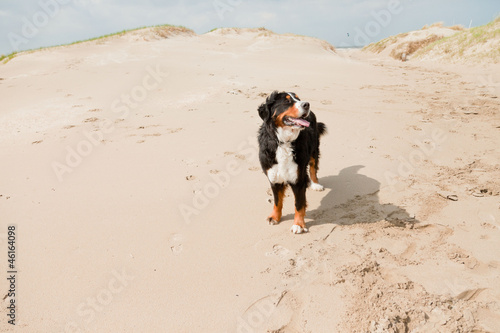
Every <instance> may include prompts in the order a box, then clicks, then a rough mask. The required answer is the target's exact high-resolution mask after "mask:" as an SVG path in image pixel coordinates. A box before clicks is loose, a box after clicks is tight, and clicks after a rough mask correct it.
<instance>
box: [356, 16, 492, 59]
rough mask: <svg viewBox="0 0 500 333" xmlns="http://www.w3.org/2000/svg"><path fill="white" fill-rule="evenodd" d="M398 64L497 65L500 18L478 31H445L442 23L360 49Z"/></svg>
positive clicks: (456, 28) (448, 29)
mask: <svg viewBox="0 0 500 333" xmlns="http://www.w3.org/2000/svg"><path fill="white" fill-rule="evenodd" d="M363 50H364V51H365V52H373V53H376V54H380V55H382V56H390V57H392V58H394V59H397V60H408V59H413V58H415V59H418V60H430V61H440V62H447V63H469V64H471V63H472V64H477V63H498V62H500V18H497V19H496V20H494V21H492V22H490V23H488V24H486V25H484V26H480V27H474V28H470V29H465V28H463V27H461V26H453V27H445V26H443V24H442V23H437V24H433V25H431V26H426V27H424V28H422V29H421V30H416V31H410V32H407V33H402V34H399V35H396V36H391V37H388V38H385V39H383V40H381V41H379V42H376V43H372V44H370V45H368V46H366V47H364V48H363Z"/></svg>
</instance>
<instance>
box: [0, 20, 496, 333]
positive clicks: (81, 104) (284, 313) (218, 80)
mask: <svg viewBox="0 0 500 333" xmlns="http://www.w3.org/2000/svg"><path fill="white" fill-rule="evenodd" d="M498 73H500V71H498V65H496V64H487V65H485V66H483V67H470V66H461V65H455V66H453V67H452V66H446V65H439V67H438V65H436V64H433V63H429V62H417V61H412V62H405V63H403V62H395V61H391V62H388V61H387V60H386V59H385V58H384V57H383V56H377V57H376V58H373V57H372V58H370V59H367V57H366V54H362V52H361V51H356V50H347V51H345V50H335V49H334V48H333V47H331V46H329V45H328V44H326V43H325V42H323V41H319V40H316V39H312V38H307V37H301V36H294V35H278V34H274V33H271V32H268V31H265V30H261V29H246V30H245V29H244V30H234V29H222V30H215V31H213V32H211V33H207V34H204V35H196V34H193V33H191V32H189V31H179V32H172V33H168V34H164V35H159V34H158V32H155V31H154V30H151V29H147V30H144V31H135V32H134V33H133V34H124V35H122V36H115V37H112V38H107V39H105V40H96V41H89V42H85V43H81V44H76V45H72V46H66V47H57V48H50V49H45V50H41V51H38V52H33V53H25V54H20V55H18V56H16V57H15V58H13V59H12V60H10V61H9V62H8V63H6V64H4V65H1V66H0V78H1V80H0V92H1V95H2V103H3V104H2V105H3V107H2V110H1V111H0V112H1V114H0V119H1V121H0V128H1V130H0V146H1V150H0V151H1V159H0V174H1V175H2V176H1V178H0V179H1V187H0V211H1V212H2V219H1V228H2V229H1V230H2V231H1V232H0V235H2V238H1V239H0V240H1V242H2V244H3V245H5V243H6V241H7V239H6V237H5V233H4V231H5V230H7V225H10V224H16V225H17V229H18V238H17V242H18V248H19V250H18V261H17V264H18V270H19V279H18V285H17V288H18V295H17V297H16V301H17V304H18V306H19V311H18V318H17V327H16V328H17V330H18V331H20V332H54V331H59V332H136V331H144V332H155V331H158V332H159V331H163V332H473V331H474V332H498V331H500V288H499V281H500V262H499V259H498V253H500V242H499V239H500V210H499V201H498V198H499V194H500V182H499V179H500V165H499V161H500V152H499V150H498V147H499V146H500V135H499V131H500V129H499V127H500V118H499V115H498V110H499V102H498V96H499V90H498V84H497V82H500V77H499V76H498ZM275 89H277V90H285V91H294V92H296V93H297V94H298V95H299V96H300V97H301V99H303V100H308V101H309V102H310V103H311V107H312V110H314V112H315V113H316V115H317V117H318V119H319V120H320V121H322V122H324V123H326V124H327V126H328V128H329V133H328V135H327V136H325V137H324V140H323V141H322V146H321V149H322V157H321V163H320V170H319V179H320V182H321V183H322V184H323V185H324V186H325V188H326V190H325V191H324V192H314V191H308V206H309V208H308V212H307V215H306V223H307V226H308V228H309V232H308V233H306V234H301V235H293V234H291V233H290V232H289V228H290V226H291V224H292V222H293V196H291V194H290V193H287V197H286V198H285V206H284V217H283V221H282V222H281V223H280V224H279V225H277V226H269V225H267V224H266V222H265V218H266V216H267V215H268V214H269V212H270V210H271V204H270V198H271V197H270V192H269V186H268V182H267V180H266V178H265V176H264V175H263V174H262V172H261V170H260V167H259V163H258V160H257V155H256V144H257V143H256V132H257V129H258V127H259V125H260V122H261V120H260V118H259V116H258V114H257V106H258V105H259V104H260V103H261V102H262V101H263V99H264V98H265V97H266V96H267V94H269V93H270V92H272V91H273V90H275ZM4 255H6V253H4ZM0 288H1V290H2V292H3V293H4V294H6V293H7V290H8V288H9V286H8V283H7V281H6V279H3V280H2V282H1V283H0ZM9 299H10V298H8V297H6V298H4V302H5V303H4V305H5V306H3V307H2V310H1V311H0V312H1V313H2V317H3V318H6V314H7V310H6V305H7V303H8V302H9ZM10 328H11V326H10V325H8V324H7V322H6V320H2V321H1V324H0V330H2V331H8V330H9V329H10Z"/></svg>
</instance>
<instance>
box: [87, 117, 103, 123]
mask: <svg viewBox="0 0 500 333" xmlns="http://www.w3.org/2000/svg"><path fill="white" fill-rule="evenodd" d="M98 120H99V118H96V117H92V118H87V119H85V120H84V121H83V122H84V123H95V122H96V121H98Z"/></svg>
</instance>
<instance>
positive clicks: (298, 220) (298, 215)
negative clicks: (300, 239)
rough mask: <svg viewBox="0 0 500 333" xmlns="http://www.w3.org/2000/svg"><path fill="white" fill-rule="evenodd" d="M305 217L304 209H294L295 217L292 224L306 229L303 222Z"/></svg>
mask: <svg viewBox="0 0 500 333" xmlns="http://www.w3.org/2000/svg"><path fill="white" fill-rule="evenodd" d="M305 216H306V207H304V208H302V209H301V210H297V208H295V217H294V218H293V224H296V225H298V226H301V227H302V228H305V227H306V223H305V221H304V218H305Z"/></svg>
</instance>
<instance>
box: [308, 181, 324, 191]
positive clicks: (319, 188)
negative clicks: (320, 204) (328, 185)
mask: <svg viewBox="0 0 500 333" xmlns="http://www.w3.org/2000/svg"><path fill="white" fill-rule="evenodd" d="M324 189H325V188H324V187H323V185H321V184H318V183H314V182H311V190H314V191H323V190H324Z"/></svg>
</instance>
